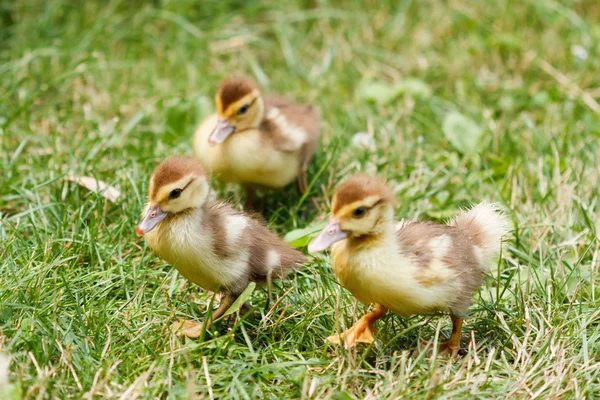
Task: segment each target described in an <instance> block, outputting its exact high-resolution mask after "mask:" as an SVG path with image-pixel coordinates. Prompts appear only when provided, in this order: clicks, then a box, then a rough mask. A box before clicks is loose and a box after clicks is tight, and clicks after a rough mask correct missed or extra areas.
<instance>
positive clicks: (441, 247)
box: [396, 221, 485, 315]
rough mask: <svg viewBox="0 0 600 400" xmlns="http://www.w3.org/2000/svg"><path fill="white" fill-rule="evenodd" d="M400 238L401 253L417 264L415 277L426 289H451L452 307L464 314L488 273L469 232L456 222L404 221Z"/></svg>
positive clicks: (449, 304)
mask: <svg viewBox="0 0 600 400" xmlns="http://www.w3.org/2000/svg"><path fill="white" fill-rule="evenodd" d="M396 238H397V241H398V244H399V251H400V253H402V254H403V255H405V256H408V257H409V258H410V259H411V260H412V261H413V263H414V265H415V266H417V268H416V270H415V276H414V278H415V280H416V281H417V282H418V283H419V284H420V285H422V286H423V287H424V288H430V289H433V290H434V291H435V292H439V293H442V292H447V293H448V295H447V296H446V297H445V300H444V301H445V302H447V303H448V304H447V308H448V310H450V311H451V312H452V313H454V315H462V314H464V313H465V312H466V309H467V308H468V307H469V305H470V302H471V296H472V294H473V291H475V290H476V289H478V288H479V287H480V286H481V283H482V282H483V279H484V276H485V270H484V269H483V268H481V266H480V265H479V262H478V258H477V255H476V254H475V252H474V248H473V242H472V240H471V239H470V237H469V236H468V235H467V234H466V232H465V231H464V230H463V229H460V228H457V227H456V226H452V225H444V224H435V223H431V222H405V221H403V222H401V223H400V224H398V225H397V230H396ZM438 309H440V310H443V308H442V307H441V306H440V307H439V308H438Z"/></svg>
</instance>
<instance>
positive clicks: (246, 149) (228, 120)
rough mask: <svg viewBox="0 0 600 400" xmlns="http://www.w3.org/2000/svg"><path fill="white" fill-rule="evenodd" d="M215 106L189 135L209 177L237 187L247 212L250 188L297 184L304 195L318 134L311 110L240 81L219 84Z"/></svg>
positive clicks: (315, 113)
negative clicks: (243, 193)
mask: <svg viewBox="0 0 600 400" xmlns="http://www.w3.org/2000/svg"><path fill="white" fill-rule="evenodd" d="M216 106H217V113H216V114H214V115H211V116H209V117H208V118H207V119H205V120H204V121H203V122H202V123H201V124H200V125H199V126H198V128H197V129H196V132H195V134H194V151H195V153H196V156H197V157H198V158H199V160H200V162H201V163H202V164H203V165H204V167H205V168H206V169H207V170H208V171H209V172H210V173H211V174H212V175H214V176H215V177H216V178H217V179H220V180H222V181H224V182H234V183H239V184H241V185H243V186H244V188H245V189H246V195H247V197H246V206H247V207H252V199H253V188H255V187H268V188H281V187H284V186H286V185H288V184H290V183H292V182H293V181H294V180H297V181H298V188H299V190H300V192H301V193H304V191H305V190H306V188H307V178H306V170H307V168H308V164H309V162H310V160H311V158H312V157H313V155H314V153H315V151H316V149H317V142H318V140H319V135H320V132H321V128H320V125H321V123H320V117H319V111H318V109H317V108H316V107H314V106H311V105H304V104H295V103H292V102H290V101H287V100H284V99H281V98H279V97H272V96H265V97H263V96H262V95H261V92H260V90H259V89H258V87H257V86H256V85H255V84H254V83H252V82H251V81H250V80H249V79H247V78H244V77H232V78H229V79H226V80H225V81H224V82H223V83H222V84H221V86H220V88H219V90H218V92H217V95H216Z"/></svg>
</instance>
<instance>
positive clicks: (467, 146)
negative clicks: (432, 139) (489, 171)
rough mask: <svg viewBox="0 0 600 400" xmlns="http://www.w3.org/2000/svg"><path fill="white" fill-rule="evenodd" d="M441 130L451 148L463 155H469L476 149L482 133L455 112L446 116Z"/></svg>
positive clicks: (474, 124)
mask: <svg viewBox="0 0 600 400" xmlns="http://www.w3.org/2000/svg"><path fill="white" fill-rule="evenodd" d="M442 130H443V131H444V135H445V136H446V138H447V139H448V141H450V143H451V144H452V146H454V148H456V150H458V151H460V152H461V153H463V154H468V153H471V152H473V150H475V149H476V148H477V145H478V143H479V138H480V137H481V134H482V133H483V130H482V129H481V128H480V127H479V125H477V124H476V123H475V121H473V120H472V119H470V118H468V117H465V116H464V115H462V114H461V113H459V112H457V111H451V112H449V113H448V114H446V116H445V117H444V122H443V124H442Z"/></svg>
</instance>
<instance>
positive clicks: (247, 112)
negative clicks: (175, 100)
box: [208, 77, 265, 145]
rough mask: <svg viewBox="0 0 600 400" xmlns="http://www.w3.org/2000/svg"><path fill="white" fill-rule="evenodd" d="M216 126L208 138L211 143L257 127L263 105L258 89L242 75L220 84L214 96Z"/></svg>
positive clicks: (222, 140) (262, 111)
mask: <svg viewBox="0 0 600 400" xmlns="http://www.w3.org/2000/svg"><path fill="white" fill-rule="evenodd" d="M216 103H217V116H218V121H217V126H216V127H215V129H214V130H213V131H212V133H211V134H210V136H209V138H208V142H209V143H210V144H211V145H216V144H219V143H223V142H224V141H225V140H226V139H227V138H228V137H229V136H231V135H232V134H234V133H236V132H240V131H244V130H246V129H251V128H258V126H259V125H260V122H261V121H262V119H263V115H264V110H265V105H264V102H263V99H262V97H261V95H260V90H259V89H258V88H257V87H256V86H255V85H254V83H252V81H250V80H249V79H248V78H244V77H232V78H229V79H227V80H225V81H223V83H222V84H221V87H220V88H219V90H218V92H217V96H216Z"/></svg>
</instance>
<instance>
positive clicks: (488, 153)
mask: <svg viewBox="0 0 600 400" xmlns="http://www.w3.org/2000/svg"><path fill="white" fill-rule="evenodd" d="M599 20H600V3H598V2H597V1H593V0H579V1H577V0H572V1H567V0H565V1H554V0H545V1H523V2H516V1H508V0H500V1H498V2H477V1H469V2H460V1H454V0H448V1H444V2H417V1H399V2H391V1H390V2H387V1H383V2H382V1H364V2H363V1H349V2H337V1H322V2H310V1H305V2H300V1H296V2H294V1H290V2H274V1H268V2H241V1H233V0H228V1H206V2H197V1H169V0H163V1H158V0H157V1H154V2H146V3H145V4H144V5H142V2H139V4H138V2H127V1H118V0H117V1H108V2H91V1H90V2H87V1H86V2H71V1H67V0H55V1H51V2H50V1H41V0H23V1H15V2H7V3H4V4H2V5H0V99H2V101H1V102H0V166H1V167H0V168H1V169H0V188H1V189H0V304H1V310H0V351H1V352H2V353H4V354H5V355H6V356H8V357H10V360H11V362H10V369H9V377H8V378H9V381H10V383H9V384H5V387H4V389H0V390H4V392H3V396H4V398H8V399H19V398H23V399H44V398H48V399H50V398H86V399H93V398H104V397H107V398H122V399H132V398H165V399H175V398H186V397H187V398H196V397H197V398H227V397H231V398H241V399H248V398H319V399H328V398H331V399H350V398H398V397H403V398H506V397H513V398H594V397H599V396H600V307H599V299H600V286H599V285H600V278H599V267H598V257H599V255H600V252H599V242H598V233H597V228H598V222H597V221H598V213H599V207H600V204H598V190H599V188H600V185H598V180H599V175H600V159H599V158H598V148H599V147H598V146H599V145H600V143H599V142H600V140H599V138H600V128H599V127H600V117H599V115H600V114H599V113H600V109H599V107H598V103H597V102H598V101H600V75H598V71H599V70H600V47H599V45H598V43H600V23H598V21H599ZM234 72H243V73H246V74H249V75H251V76H253V77H254V78H255V79H256V80H257V81H258V82H260V83H261V85H263V86H264V87H265V88H266V90H267V91H272V92H280V93H284V94H286V95H287V96H289V97H292V98H295V99H297V100H299V101H304V102H311V103H315V104H318V105H319V106H320V107H321V109H322V111H323V118H324V121H325V122H324V128H323V138H322V141H321V148H320V150H319V152H318V153H317V155H316V157H315V160H314V161H313V163H312V164H311V167H310V177H311V178H312V179H313V183H314V185H313V188H312V191H311V193H310V195H309V197H308V198H307V199H305V201H301V200H300V199H299V198H298V196H296V195H295V192H294V190H293V188H288V189H286V190H285V191H284V192H283V193H276V192H272V193H265V194H264V195H263V197H264V202H265V210H264V215H265V216H266V217H267V218H268V219H269V223H270V226H271V227H272V229H274V230H276V231H278V232H279V233H281V234H285V233H286V232H289V231H291V230H293V229H298V228H304V227H306V226H309V225H311V224H312V223H317V222H319V221H322V220H323V219H324V218H325V217H326V215H327V212H328V209H327V204H326V200H325V198H326V197H329V195H330V194H331V191H332V189H333V186H334V184H335V183H336V182H337V181H338V180H339V179H341V178H342V177H343V176H346V175H347V174H350V173H352V172H355V171H367V172H369V173H377V174H378V175H380V176H384V177H386V178H387V179H388V180H390V181H391V182H392V183H393V185H394V189H395V192H396V194H397V200H398V207H397V215H398V217H419V218H424V219H443V218H445V217H447V216H450V215H452V214H453V213H455V212H456V210H458V209H459V208H460V207H463V206H467V205H469V204H473V203H475V202H478V201H482V200H491V201H497V202H500V203H502V204H503V205H504V206H505V207H506V209H507V210H509V211H510V215H511V218H512V220H513V223H514V227H515V230H514V233H513V235H512V236H511V237H510V238H509V240H508V243H507V246H506V249H505V251H504V254H503V257H502V258H501V260H500V262H499V263H498V265H497V267H495V268H493V273H492V276H491V277H490V278H489V279H488V281H487V282H486V284H485V286H484V288H483V289H482V290H481V292H480V293H479V294H478V295H476V296H475V299H474V305H473V306H472V308H471V315H470V317H469V318H468V319H467V321H466V326H465V330H464V333H463V339H464V343H463V344H464V347H465V349H466V350H467V351H466V354H464V355H463V356H462V357H460V358H458V359H456V360H448V359H444V358H436V357H431V356H430V355H429V354H428V351H427V350H426V349H421V348H419V347H418V343H419V339H420V338H424V339H427V340H430V339H438V340H442V339H443V337H444V336H446V335H447V334H448V332H449V328H450V324H449V319H448V318H447V317H444V318H429V317H420V316H418V317H413V318H410V319H408V320H405V319H402V318H399V317H396V316H393V315H389V316H387V317H386V318H385V319H384V320H383V321H382V322H380V323H379V328H380V330H379V333H378V334H377V340H376V343H375V344H374V345H373V346H370V347H359V348H358V349H357V350H355V351H345V350H343V349H340V348H337V347H331V346H329V345H326V344H325V343H324V338H325V337H327V336H328V335H330V334H332V333H333V332H335V331H336V329H339V328H340V327H344V326H349V325H350V324H351V323H352V322H353V321H354V320H356V318H358V315H360V313H362V312H363V311H364V306H363V305H360V304H356V303H355V302H354V300H353V298H352V297H351V296H350V295H349V293H348V292H347V291H346V290H344V289H342V288H340V286H339V285H338V283H337V281H336V279H335V278H334V277H333V275H332V273H331V271H330V267H329V261H328V259H327V258H326V257H323V258H317V259H314V260H313V261H311V262H310V263H309V264H308V266H307V267H306V268H305V269H304V270H303V272H301V273H299V274H297V275H296V276H295V277H294V278H293V279H291V280H289V281H286V282H283V283H281V284H280V285H279V287H278V288H276V289H275V290H274V291H273V293H271V296H270V297H271V298H269V295H268V294H267V293H266V292H265V291H264V290H257V291H256V292H255V294H254V296H253V298H252V304H253V306H254V313H253V314H252V315H250V316H248V317H246V318H245V319H243V320H239V319H238V320H235V319H232V320H230V321H228V322H221V323H219V324H217V325H216V326H215V327H214V329H213V330H212V331H209V332H207V335H206V337H205V339H204V341H181V340H179V339H177V338H176V337H174V336H173V335H172V334H170V333H169V331H168V329H167V327H168V326H169V324H170V323H171V322H173V321H174V320H175V319H176V318H180V317H187V318H195V319H201V318H203V317H204V313H205V311H206V308H207V306H208V304H209V303H210V301H211V299H210V296H208V295H207V294H205V293H202V292H200V291H199V290H197V288H196V287H194V286H192V285H190V284H188V283H187V282H186V281H185V279H183V278H182V277H181V276H180V275H179V274H178V273H177V272H176V271H175V270H174V268H172V267H171V266H169V265H166V264H165V263H164V262H163V261H161V260H160V259H158V258H157V257H155V256H153V255H152V254H151V252H150V251H149V249H148V248H147V247H146V246H145V245H144V244H143V242H142V241H141V240H139V239H138V238H136V237H135V235H134V228H135V225H136V223H137V221H138V218H139V215H140V211H141V207H142V205H143V203H144V200H145V199H144V198H145V191H146V188H147V181H148V178H149V175H150V173H151V171H152V170H153V168H154V166H155V165H156V163H157V162H158V161H159V160H162V159H164V158H165V157H167V156H170V155H174V154H181V153H186V154H190V153H191V148H190V140H191V134H192V132H193V129H194V126H195V124H197V122H198V121H199V120H200V119H201V118H202V117H204V116H205V115H207V114H208V113H209V112H211V111H212V108H213V105H212V98H213V94H214V92H215V88H216V87H217V85H218V82H219V80H220V79H222V78H223V77H224V76H226V75H227V74H230V73H234ZM409 79H413V80H414V79H416V80H418V82H420V84H421V85H425V89H428V90H430V93H422V91H421V92H420V91H416V92H415V91H414V90H407V91H406V92H404V93H400V94H399V95H398V96H396V97H393V98H391V99H390V100H389V101H388V102H379V103H372V102H369V101H367V98H368V97H369V96H368V95H365V94H364V93H363V92H361V91H360V90H358V89H359V87H361V85H366V86H365V87H366V88H367V89H368V90H374V91H375V92H376V93H380V92H381V90H384V91H385V89H389V87H391V84H394V83H398V82H400V83H401V82H406V81H407V80H409ZM373 82H375V83H373ZM377 82H384V83H385V84H386V85H384V86H383V88H384V89H382V87H381V85H379V86H378V85H377V84H376V83H377ZM373 88H374V89H373ZM378 91H379V92H378ZM425 92H427V90H425ZM357 93H359V94H358V95H357ZM360 93H362V94H360ZM451 112H458V113H460V114H461V115H463V116H465V117H467V118H468V120H470V121H472V122H474V123H475V125H476V127H478V129H481V132H482V135H481V137H480V140H479V142H478V147H477V149H476V151H475V152H473V153H471V154H470V155H463V154H462V153H461V152H459V151H457V150H456V148H455V147H454V146H452V144H451V143H450V142H449V141H448V139H447V138H446V136H445V135H444V129H443V124H444V119H445V117H446V116H447V115H448V114H449V113H451ZM459 128H460V126H459ZM357 132H368V134H369V135H371V137H372V138H373V139H374V140H373V143H371V147H370V148H369V147H368V146H367V148H365V147H361V146H356V145H353V144H352V140H351V138H352V137H353V135H354V134H355V133H357ZM455 133H457V134H459V135H461V134H462V133H463V132H461V131H460V129H459V132H455ZM325 163H329V164H328V166H327V168H322V166H323V165H324V164H325ZM69 174H75V175H91V176H94V177H97V178H98V179H102V180H104V181H106V182H107V183H109V184H111V185H114V186H115V187H117V188H119V190H120V191H121V192H122V196H121V197H120V199H119V200H118V201H117V202H116V203H115V204H112V203H110V202H107V201H106V200H104V199H103V198H102V197H101V196H99V195H96V194H94V193H91V192H89V191H87V190H86V189H84V188H81V187H78V186H76V185H74V184H73V183H70V182H69V181H67V180H66V179H65V178H66V177H67V176H68V175H69ZM219 194H220V195H221V196H222V197H223V198H228V199H231V201H233V202H234V203H236V204H240V202H241V201H242V194H241V191H240V190H239V189H238V188H236V187H235V186H219ZM312 199H314V200H315V204H313V201H312ZM0 374H1V372H0ZM0 380H1V379H0ZM0 384H1V383H0ZM0 397H2V396H0Z"/></svg>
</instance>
